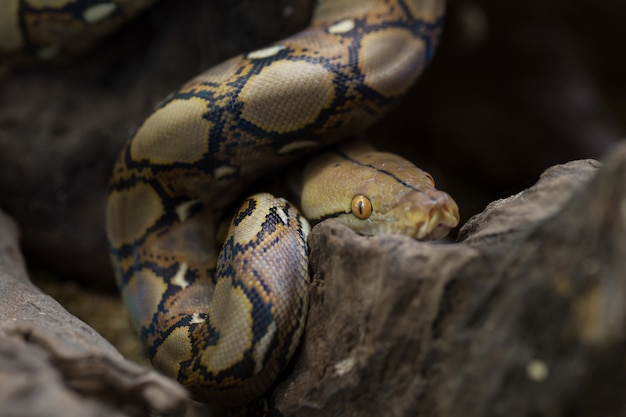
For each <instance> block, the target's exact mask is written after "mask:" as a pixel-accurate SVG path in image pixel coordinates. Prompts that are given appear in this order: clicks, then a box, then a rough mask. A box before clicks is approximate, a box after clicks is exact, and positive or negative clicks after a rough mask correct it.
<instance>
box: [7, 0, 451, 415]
mask: <svg viewBox="0 0 626 417" xmlns="http://www.w3.org/2000/svg"><path fill="white" fill-rule="evenodd" d="M151 3H152V1H146V2H142V1H135V2H130V1H123V0H115V1H113V0H104V1H102V0H100V1H88V0H73V1H70V0H56V1H53V0H22V1H18V0H13V1H9V2H5V4H3V6H2V7H5V11H4V12H3V13H0V27H4V28H5V29H4V30H3V32H2V36H0V38H4V40H3V41H2V40H0V42H1V43H0V48H3V50H4V51H5V52H6V51H12V50H25V49H27V50H31V51H35V53H36V54H38V55H39V56H44V57H45V56H49V55H50V54H51V53H52V52H55V51H56V52H58V51H59V50H62V49H63V47H64V45H65V44H66V43H67V42H70V41H71V42H75V38H76V36H75V35H74V31H76V32H77V33H78V32H79V30H84V29H85V27H87V28H88V27H94V28H95V30H94V31H95V32H96V33H97V34H100V35H101V34H103V33H105V32H107V31H108V30H111V28H114V27H116V26H117V25H118V22H119V21H120V19H121V18H123V17H128V16H131V15H134V14H137V13H138V12H139V10H140V9H141V8H142V7H147V6H148V5H150V4H151ZM7 7H8V11H7V9H6V8H7ZM444 8H445V4H444V1H443V0H359V1H354V0H320V1H318V2H317V5H316V6H315V9H314V13H313V17H312V20H311V23H310V26H309V27H307V28H306V29H305V30H303V31H301V32H299V33H297V34H295V35H293V36H291V37H289V38H287V39H284V40H281V41H278V42H275V43H273V44H270V45H269V46H267V47H263V48H261V49H257V50H254V51H250V52H247V53H244V54H241V55H239V56H236V57H233V58H231V59H229V60H227V61H225V62H222V63H220V64H218V65H216V66H214V67H212V68H210V69H208V70H207V71H205V72H203V73H202V74H200V75H198V76H196V77H195V78H193V79H192V80H190V81H188V82H187V83H185V84H184V85H182V86H181V87H180V88H179V89H177V90H176V91H174V92H173V93H171V94H170V95H169V96H167V97H166V98H165V99H163V100H162V101H161V102H160V103H158V104H157V105H156V107H155V109H154V110H153V112H152V113H151V114H150V115H149V116H148V117H147V118H146V119H145V121H144V122H143V123H142V124H141V125H140V127H139V128H138V129H137V131H136V132H135V133H134V135H133V136H132V137H131V138H130V140H129V141H128V142H127V144H126V145H125V147H124V148H123V150H122V151H121V153H120V155H119V157H118V160H117V162H116V163H115V166H114V168H113V174H112V178H111V181H110V184H109V193H108V199H107V203H106V208H105V212H106V236H107V239H108V243H109V249H110V255H111V259H112V263H113V267H114V271H115V279H116V282H117V285H118V287H119V288H120V291H121V295H122V298H123V300H124V303H125V305H126V307H127V309H128V311H129V313H130V316H131V319H132V322H133V324H134V326H135V328H136V330H137V332H138V334H139V335H140V337H141V338H142V340H143V343H144V345H145V347H146V350H147V353H148V355H149V356H150V359H151V361H152V364H153V366H154V367H155V368H156V369H157V370H159V371H160V372H162V373H164V374H165V375H168V376H170V377H172V378H175V379H177V380H178V381H180V382H181V383H182V384H183V385H184V386H186V387H187V388H188V389H189V391H190V392H191V393H192V395H193V397H194V398H195V399H198V400H200V401H206V402H211V403H216V404H226V405H232V404H246V403H249V402H250V401H253V400H254V399H256V398H258V397H260V396H262V395H263V394H264V393H266V392H267V391H268V390H269V389H270V387H271V386H272V385H273V384H274V383H275V381H276V379H277V378H278V376H279V375H280V373H281V372H282V371H283V370H284V369H285V367H286V365H287V364H288V363H289V360H290V358H291V357H292V356H293V355H294V352H295V351H296V349H297V347H298V344H299V341H300V338H301V335H302V333H303V330H304V327H305V322H306V315H307V311H308V302H309V296H308V291H309V265H308V247H307V236H308V234H309V232H310V230H311V225H314V224H317V223H319V222H322V221H324V220H327V219H335V220H337V221H339V222H342V223H344V224H346V225H347V226H349V227H350V228H352V229H353V230H355V231H356V232H358V233H359V234H362V235H378V234H392V235H396V234H399V235H407V236H410V237H413V238H415V239H419V240H428V239H438V238H442V237H444V236H446V234H447V233H448V231H449V230H450V229H451V228H453V227H455V226H456V225H457V224H458V221H459V212H458V207H457V205H456V203H455V202H454V200H453V199H452V198H451V197H450V196H449V195H448V194H446V193H445V192H443V191H440V190H437V189H436V188H435V184H434V180H433V178H432V176H430V175H429V174H428V173H426V172H425V171H422V170H421V169H420V168H418V167H416V166H415V165H414V164H412V163H411V162H410V161H408V160H406V159H404V158H402V157H400V156H397V155H393V154H390V153H386V152H381V151H378V150H376V149H374V148H372V147H371V146H370V145H368V144H366V143H365V141H363V140H361V139H358V138H357V139H356V140H354V141H350V142H346V141H345V139H347V138H349V137H351V136H353V135H355V134H356V133H358V132H361V131H362V130H364V129H365V128H367V127H369V126H370V125H372V124H373V123H375V122H376V121H377V120H379V119H380V118H381V117H383V116H384V115H385V114H386V113H387V112H388V111H389V110H390V109H391V108H393V106H394V105H395V104H396V103H397V102H398V101H399V99H400V98H401V97H402V96H403V95H404V94H405V93H406V92H407V90H408V89H409V88H410V87H411V86H412V85H413V84H414V82H415V81H416V80H417V78H418V76H419V75H420V73H421V72H422V71H423V69H424V68H425V66H426V64H427V63H428V61H429V60H430V58H431V56H432V55H433V53H434V51H435V49H436V46H437V44H438V40H439V37H440V34H441V31H442V25H443V15H444ZM2 20H3V21H2ZM64 22H65V23H67V22H72V23H74V24H72V25H67V26H69V29H66V31H65V32H64V31H63V30H61V27H62V26H63V25H62V23H64ZM3 25H4V26H3ZM7 31H8V32H9V33H8V34H7ZM68 31H69V33H66V32H68ZM45 34H53V35H55V36H53V39H52V40H46V37H45V36H44V35H45ZM51 51H52V52H51ZM56 52H55V53H56ZM305 155H306V156H308V158H307V160H306V161H305V162H306V163H305V162H304V161H303V163H302V164H299V163H296V165H301V166H304V168H303V169H302V170H301V172H300V174H291V173H290V174H285V175H287V176H289V177H293V178H295V177H298V178H299V179H298V181H297V182H298V183H299V184H300V186H299V191H298V192H297V193H296V195H297V200H298V201H297V204H292V203H291V202H290V201H289V200H288V199H285V198H283V197H281V196H274V195H272V194H270V193H267V192H263V191H260V192H258V193H251V195H250V196H248V197H246V198H243V199H242V198H241V196H242V194H244V193H245V192H246V190H247V189H248V187H249V184H250V183H251V182H255V181H256V182H257V183H259V182H260V183H261V184H263V183H264V182H265V181H267V180H264V179H263V178H264V177H263V175H265V174H268V173H270V172H273V171H275V170H277V169H278V168H279V167H282V166H285V165H288V164H292V165H293V163H294V162H295V161H302V160H303V159H302V158H303V157H304V156H305Z"/></svg>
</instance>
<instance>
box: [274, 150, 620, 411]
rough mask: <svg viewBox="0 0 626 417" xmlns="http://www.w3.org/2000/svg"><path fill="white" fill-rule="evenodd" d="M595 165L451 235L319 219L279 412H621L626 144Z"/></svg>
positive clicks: (581, 166) (570, 171)
mask: <svg viewBox="0 0 626 417" xmlns="http://www.w3.org/2000/svg"><path fill="white" fill-rule="evenodd" d="M599 167H600V164H599V163H598V162H596V161H591V160H583V161H575V162H571V163H568V164H564V165H560V166H556V167H553V168H550V169H549V170H547V171H546V172H545V173H544V174H543V175H542V177H541V179H540V180H539V182H538V183H537V184H536V185H535V186H533V187H531V188H530V189H528V190H526V191H524V192H522V193H519V194H517V195H515V196H513V197H510V198H508V199H504V200H501V201H497V202H494V203H492V204H491V205H489V207H487V209H486V210H485V211H484V212H483V213H481V214H480V215H478V216H476V217H475V218H473V219H472V220H470V221H469V222H468V223H467V224H466V225H465V226H464V228H463V229H462V230H461V232H460V241H459V242H457V243H440V242H435V243H420V242H414V241H411V240H409V239H405V238H401V237H400V238H398V237H369V238H368V237H362V236H357V235H356V234H354V233H353V232H351V231H350V230H348V229H347V228H345V227H343V226H341V225H339V224H338V223H333V222H331V221H328V222H324V223H322V224H320V225H318V226H316V227H315V228H314V229H313V232H312V234H311V236H310V240H309V243H310V247H311V269H312V270H313V271H314V272H315V274H314V276H313V282H312V292H311V307H310V313H309V318H308V322H307V327H306V331H305V335H304V340H303V343H302V346H301V348H300V351H299V354H298V355H297V356H296V361H295V364H294V365H293V369H292V371H291V373H290V374H289V375H288V376H287V377H286V378H285V380H284V381H283V382H282V383H281V384H280V385H279V386H278V388H277V389H276V391H275V393H274V396H273V401H274V408H275V410H276V413H277V415H282V416H285V417H286V416H298V417H307V416H345V415H353V416H369V415H385V416H411V415H428V416H432V417H449V416H460V415H463V416H465V417H471V416H529V415H543V416H565V415H566V416H597V415H610V414H612V413H613V414H615V413H618V412H619V411H620V410H621V409H622V407H624V405H625V404H626V401H625V400H624V398H626V397H624V389H623V388H624V386H626V363H625V362H624V360H623V357H624V356H623V355H624V351H625V348H626V257H625V256H624V254H626V186H625V184H626V146H621V147H619V148H617V149H616V150H615V151H614V153H613V154H612V155H611V156H610V157H609V158H608V160H607V161H606V165H605V166H604V167H602V168H601V169H599ZM596 172H597V174H596ZM278 413H280V414H278Z"/></svg>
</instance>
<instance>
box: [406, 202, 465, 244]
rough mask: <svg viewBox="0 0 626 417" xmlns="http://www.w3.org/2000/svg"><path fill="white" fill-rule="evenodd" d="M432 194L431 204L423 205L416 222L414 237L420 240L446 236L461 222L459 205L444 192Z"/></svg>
mask: <svg viewBox="0 0 626 417" xmlns="http://www.w3.org/2000/svg"><path fill="white" fill-rule="evenodd" d="M437 194H438V195H436V196H431V204H428V205H426V206H424V205H422V210H421V213H419V214H418V215H417V217H418V219H416V222H415V223H414V227H415V229H414V230H415V233H414V234H413V237H414V238H415V239H418V240H435V239H441V238H444V237H446V235H447V234H448V232H449V231H450V229H452V228H453V227H456V225H458V224H459V207H458V206H457V204H456V203H455V202H454V200H452V198H451V197H450V196H449V195H448V194H446V193H443V192H437Z"/></svg>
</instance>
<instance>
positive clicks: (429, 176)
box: [424, 171, 435, 187]
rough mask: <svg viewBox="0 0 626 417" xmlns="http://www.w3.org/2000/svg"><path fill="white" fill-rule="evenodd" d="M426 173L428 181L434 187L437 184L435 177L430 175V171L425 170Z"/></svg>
mask: <svg viewBox="0 0 626 417" xmlns="http://www.w3.org/2000/svg"><path fill="white" fill-rule="evenodd" d="M424 174H425V175H426V178H428V181H430V184H431V185H432V186H433V187H434V186H435V179H434V178H433V176H432V175H430V174H429V173H428V172H426V171H424Z"/></svg>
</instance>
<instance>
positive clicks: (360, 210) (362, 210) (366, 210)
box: [351, 194, 372, 220]
mask: <svg viewBox="0 0 626 417" xmlns="http://www.w3.org/2000/svg"><path fill="white" fill-rule="evenodd" d="M351 208H352V213H353V214H354V215H355V216H356V217H357V218H359V219H361V220H365V219H367V218H368V217H369V216H371V215H372V202H371V201H370V199H369V198H367V197H365V196H364V195H361V194H358V195H355V196H354V198H352V204H351Z"/></svg>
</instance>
